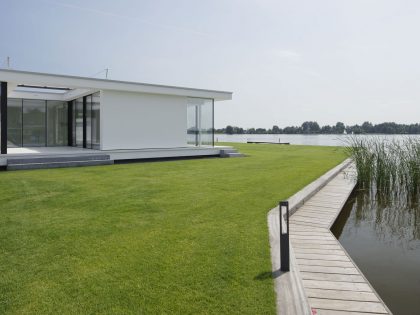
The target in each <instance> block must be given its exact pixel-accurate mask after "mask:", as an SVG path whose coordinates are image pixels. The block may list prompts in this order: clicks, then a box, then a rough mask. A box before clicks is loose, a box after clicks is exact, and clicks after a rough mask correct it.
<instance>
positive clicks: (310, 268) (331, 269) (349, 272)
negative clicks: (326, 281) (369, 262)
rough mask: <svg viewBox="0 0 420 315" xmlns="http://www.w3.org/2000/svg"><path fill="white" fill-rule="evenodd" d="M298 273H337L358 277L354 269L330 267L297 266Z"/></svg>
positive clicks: (357, 272)
mask: <svg viewBox="0 0 420 315" xmlns="http://www.w3.org/2000/svg"><path fill="white" fill-rule="evenodd" d="M299 270H300V271H307V272H322V273H338V274H347V275H359V274H360V273H359V271H358V270H357V269H356V268H355V267H332V266H314V265H299Z"/></svg>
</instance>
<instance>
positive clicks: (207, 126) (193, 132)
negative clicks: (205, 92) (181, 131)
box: [187, 98, 214, 146]
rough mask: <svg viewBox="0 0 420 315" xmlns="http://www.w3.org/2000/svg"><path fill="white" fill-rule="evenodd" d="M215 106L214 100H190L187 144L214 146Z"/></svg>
mask: <svg viewBox="0 0 420 315" xmlns="http://www.w3.org/2000/svg"><path fill="white" fill-rule="evenodd" d="M213 111H214V106H213V100H212V99H205V98H188V103H187V143H188V144H189V145H195V146H201V145H210V146H213V145H214V115H213Z"/></svg>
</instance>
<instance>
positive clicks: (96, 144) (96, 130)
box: [91, 92, 101, 150]
mask: <svg viewBox="0 0 420 315" xmlns="http://www.w3.org/2000/svg"><path fill="white" fill-rule="evenodd" d="M99 105H100V103H99V92H98V93H95V94H93V95H92V112H91V126H92V131H91V135H92V149H96V150H99V148H100V135H101V129H100V111H99Z"/></svg>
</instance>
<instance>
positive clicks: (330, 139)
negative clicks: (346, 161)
mask: <svg viewBox="0 0 420 315" xmlns="http://www.w3.org/2000/svg"><path fill="white" fill-rule="evenodd" d="M348 137H349V136H348V135H288V134H282V135H269V134H267V135H253V134H245V135H225V134H215V135H214V141H215V144H216V145H217V142H240V143H246V142H247V141H266V142H290V144H300V145H325V146H344V145H345V140H346V139H347V138H348ZM358 137H367V138H369V137H380V138H385V139H399V138H402V137H407V136H406V135H360V136H358ZM410 137H417V138H420V135H410Z"/></svg>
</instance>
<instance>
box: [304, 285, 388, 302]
mask: <svg viewBox="0 0 420 315" xmlns="http://www.w3.org/2000/svg"><path fill="white" fill-rule="evenodd" d="M306 294H307V295H308V297H313V298H321V299H328V300H344V301H361V302H362V301H366V302H379V301H380V300H379V299H378V297H377V296H376V294H375V293H373V292H353V291H340V290H323V289H309V288H308V289H306Z"/></svg>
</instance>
